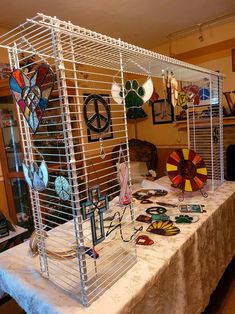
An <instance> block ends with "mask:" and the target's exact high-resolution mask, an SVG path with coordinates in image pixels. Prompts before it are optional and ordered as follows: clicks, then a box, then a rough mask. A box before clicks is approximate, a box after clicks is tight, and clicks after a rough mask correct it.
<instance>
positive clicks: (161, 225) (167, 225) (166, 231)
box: [146, 220, 180, 236]
mask: <svg viewBox="0 0 235 314" xmlns="http://www.w3.org/2000/svg"><path fill="white" fill-rule="evenodd" d="M146 231H148V232H151V233H154V234H159V235H163V236H173V235H176V234H178V233H179V232H180V229H179V228H177V227H175V226H174V225H173V222H171V221H169V220H167V221H162V220H160V221H154V222H153V223H152V224H151V225H150V226H149V227H148V228H147V230H146Z"/></svg>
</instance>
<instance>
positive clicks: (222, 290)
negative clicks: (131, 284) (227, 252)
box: [0, 258, 235, 314]
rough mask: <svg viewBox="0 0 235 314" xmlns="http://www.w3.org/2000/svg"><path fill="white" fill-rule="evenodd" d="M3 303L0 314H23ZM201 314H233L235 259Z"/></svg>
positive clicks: (10, 303)
mask: <svg viewBox="0 0 235 314" xmlns="http://www.w3.org/2000/svg"><path fill="white" fill-rule="evenodd" d="M4 301H5V302H0V314H23V313H25V312H24V311H23V310H22V309H21V308H20V307H19V306H18V305H17V303H16V302H15V301H14V300H13V299H11V298H10V297H8V296H7V297H6V299H5V300H4ZM2 303H3V304H2ZM30 314H33V313H30ZM42 314H43V313H42ZM71 314H72V313H71ZM143 314H148V313H143ZM188 314H194V313H188ZM202 314H235V258H234V259H233V260H232V262H231V263H230V264H229V266H228V267H227V269H226V271H225V273H224V275H223V277H222V278H221V280H220V282H219V284H218V286H217V289H216V290H215V291H214V293H213V294H212V295H211V299H210V303H209V304H208V306H207V308H206V309H205V311H204V312H203V313H202Z"/></svg>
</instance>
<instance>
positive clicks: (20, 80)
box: [9, 63, 55, 134]
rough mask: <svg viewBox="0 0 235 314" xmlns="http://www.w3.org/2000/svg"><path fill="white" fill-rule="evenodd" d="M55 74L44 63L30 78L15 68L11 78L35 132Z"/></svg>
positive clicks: (19, 104) (30, 125)
mask: <svg viewBox="0 0 235 314" xmlns="http://www.w3.org/2000/svg"><path fill="white" fill-rule="evenodd" d="M54 81H55V75H54V73H53V71H52V69H51V68H50V67H49V65H47V64H46V63H42V64H41V65H40V66H39V67H38V68H37V70H36V71H35V73H34V74H33V76H32V77H31V78H29V77H28V76H26V75H25V74H24V72H23V71H22V70H19V69H17V70H14V71H13V72H12V73H11V75H10V78H9V86H10V90H11V93H12V95H13V97H14V98H15V101H16V103H17V105H18V106H19V108H20V111H21V112H22V113H23V116H24V118H25V120H26V121H27V123H28V125H29V127H30V128H31V130H32V132H33V134H35V133H36V132H37V130H38V127H39V125H40V122H41V119H42V117H43V114H44V112H45V109H46V106H47V103H48V100H49V98H50V95H51V92H52V90H53V87H54Z"/></svg>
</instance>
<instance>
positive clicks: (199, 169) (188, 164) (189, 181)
mask: <svg viewBox="0 0 235 314" xmlns="http://www.w3.org/2000/svg"><path fill="white" fill-rule="evenodd" d="M166 170H167V174H168V176H169V178H170V180H171V182H172V183H173V184H174V185H175V186H176V187H179V188H180V189H182V190H183V191H187V192H192V191H197V190H201V189H202V187H203V186H204V184H205V182H206V180H207V169H206V165H205V162H204V161H203V159H202V157H201V156H200V155H199V154H198V153H196V152H194V151H193V150H189V149H186V148H185V149H178V150H175V151H173V152H172V153H171V154H170V155H169V157H168V160H167V165H166Z"/></svg>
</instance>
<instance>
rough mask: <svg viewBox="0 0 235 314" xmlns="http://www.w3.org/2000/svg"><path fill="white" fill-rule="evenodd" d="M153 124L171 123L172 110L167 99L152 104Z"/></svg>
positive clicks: (172, 118) (172, 119) (172, 117)
mask: <svg viewBox="0 0 235 314" xmlns="http://www.w3.org/2000/svg"><path fill="white" fill-rule="evenodd" d="M152 117H153V124H162V123H172V122H173V121H174V108H173V106H172V104H171V103H169V102H168V101H167V99H159V100H157V101H155V102H154V103H152Z"/></svg>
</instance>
